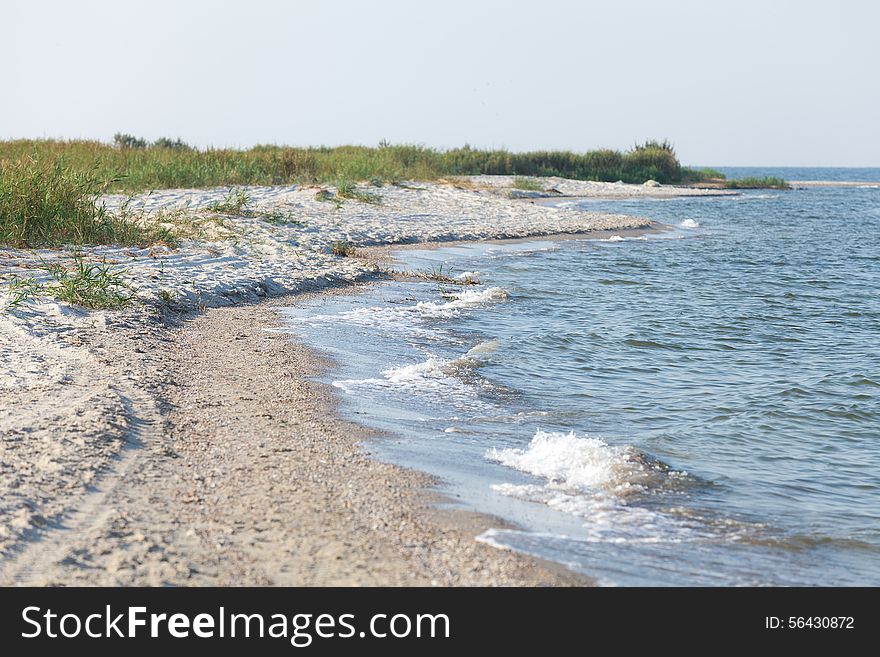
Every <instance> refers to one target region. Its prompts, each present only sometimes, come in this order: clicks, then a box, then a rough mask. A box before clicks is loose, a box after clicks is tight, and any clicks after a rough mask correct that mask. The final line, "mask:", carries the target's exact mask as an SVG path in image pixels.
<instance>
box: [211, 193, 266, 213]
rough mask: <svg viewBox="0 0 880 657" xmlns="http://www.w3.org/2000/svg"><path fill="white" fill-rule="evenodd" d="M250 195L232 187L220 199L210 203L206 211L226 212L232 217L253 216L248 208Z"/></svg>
mask: <svg viewBox="0 0 880 657" xmlns="http://www.w3.org/2000/svg"><path fill="white" fill-rule="evenodd" d="M250 204H251V197H250V196H248V195H247V194H246V193H245V192H244V190H241V189H233V190H232V191H230V192H229V193H228V194H227V195H226V196H224V197H223V200H222V201H217V202H216V203H212V204H211V205H209V206H208V207H207V208H205V209H206V210H207V211H208V212H216V213H218V214H227V215H230V216H233V217H253V216H255V215H254V211H253V210H251V209H250V207H249V206H250Z"/></svg>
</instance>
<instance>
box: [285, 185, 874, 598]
mask: <svg viewBox="0 0 880 657" xmlns="http://www.w3.org/2000/svg"><path fill="white" fill-rule="evenodd" d="M812 178H814V179H815V178H816V176H815V175H813V176H812ZM563 202H569V203H570V202H571V201H563ZM578 203H580V204H581V205H582V206H583V207H585V208H588V209H591V210H608V211H613V212H626V213H630V214H637V215H641V216H647V217H650V218H652V219H655V220H657V221H660V222H663V223H665V224H668V225H670V226H673V227H674V229H673V230H672V231H669V232H666V233H662V234H658V235H652V236H645V237H641V238H637V237H633V238H625V239H614V240H613V241H597V240H587V239H584V240H568V241H550V240H544V241H534V242H525V243H513V244H503V245H499V244H473V245H466V246H452V247H446V248H440V249H435V250H427V251H403V252H401V253H400V259H401V261H402V263H403V265H402V266H405V267H406V268H409V269H410V270H426V271H431V270H434V271H437V270H439V269H440V268H441V267H442V271H443V272H444V273H453V274H457V273H460V272H464V271H472V270H478V271H479V272H480V276H479V278H480V284H479V285H470V286H459V285H452V284H440V283H437V282H431V281H424V280H411V281H394V282H387V283H382V284H379V285H377V286H375V287H372V288H370V289H368V290H367V291H365V292H363V293H361V294H358V295H354V296H350V297H333V298H330V299H328V300H322V301H320V302H317V303H313V304H311V305H308V306H305V307H297V308H292V309H290V310H289V311H288V318H289V325H290V327H291V330H292V331H293V332H295V333H296V334H297V335H298V336H300V337H301V338H302V339H303V340H305V342H306V343H308V344H310V345H312V346H314V347H317V348H319V349H322V350H324V351H326V352H328V353H330V354H331V355H332V356H335V357H336V359H337V363H338V364H337V366H336V367H334V368H333V369H332V371H331V372H330V373H329V374H328V376H327V381H328V382H331V383H334V385H335V386H336V389H337V391H338V393H339V395H340V398H341V399H342V400H343V408H344V410H345V412H347V413H348V414H350V415H351V417H353V418H355V419H356V420H358V421H359V422H362V423H364V424H367V425H370V426H373V427H376V428H378V429H380V430H383V431H384V432H385V433H386V434H387V436H388V437H387V438H385V439H381V440H377V441H374V442H373V443H371V445H370V449H371V450H372V451H374V452H376V453H377V454H378V455H379V456H380V457H381V458H385V459H388V460H391V461H394V462H398V463H402V464H405V465H409V466H413V467H417V468H419V469H422V470H425V471H428V472H431V473H434V474H437V475H439V476H440V477H441V478H442V479H443V480H444V482H445V483H444V488H445V490H446V491H447V493H448V494H449V496H450V497H451V498H453V499H454V500H456V501H457V503H458V504H460V505H463V506H465V507H467V508H473V509H477V510H480V511H484V512H488V513H492V514H495V515H497V516H500V517H502V518H505V519H506V520H508V521H510V522H512V523H514V524H515V525H516V526H517V529H515V530H510V529H506V530H494V531H490V532H488V533H487V534H486V535H484V536H483V537H482V538H481V540H485V541H487V542H489V543H494V544H498V545H503V546H506V547H511V548H514V549H516V550H521V551H524V552H528V553H532V554H536V555H539V556H542V557H545V558H548V559H553V560H556V561H559V562H561V563H564V564H566V565H568V566H569V567H571V568H573V569H575V570H578V571H580V572H583V573H586V574H588V575H592V576H594V577H596V578H597V579H598V581H599V582H600V583H603V584H608V585H633V584H640V585H681V584H695V585H758V584H761V585H781V584H786V585H787V584H807V585H845V584H862V585H878V584H880V346H878V342H880V297H878V294H877V289H878V286H880V247H878V239H877V237H878V234H880V190H878V189H860V188H842V189H834V188H829V189H820V188H814V189H806V190H795V191H790V192H769V193H768V192H748V193H745V194H743V195H741V196H739V197H736V198H695V199H676V200H664V201H657V200H638V201H614V202H612V201H578ZM493 288H497V289H493Z"/></svg>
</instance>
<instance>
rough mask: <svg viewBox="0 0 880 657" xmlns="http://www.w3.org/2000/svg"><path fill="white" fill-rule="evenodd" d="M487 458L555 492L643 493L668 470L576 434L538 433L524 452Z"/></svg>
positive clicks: (496, 451)
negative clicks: (542, 481)
mask: <svg viewBox="0 0 880 657" xmlns="http://www.w3.org/2000/svg"><path fill="white" fill-rule="evenodd" d="M486 458H488V459H489V460H492V461H496V462H497V463H501V464H502V465H506V466H508V467H511V468H514V469H516V470H521V471H523V472H528V473H529V474H533V475H536V476H539V477H544V478H545V479H547V480H549V485H550V486H551V487H552V488H554V489H556V490H567V491H571V492H579V491H580V492H592V491H595V490H602V491H604V492H612V493H614V494H615V495H625V494H628V493H630V492H633V491H638V490H642V489H644V488H645V487H646V486H648V485H649V484H650V482H651V481H652V480H653V479H655V478H656V477H657V475H658V473H661V472H666V471H667V470H668V468H665V467H663V466H661V464H659V463H657V462H652V461H651V460H649V459H648V458H647V457H646V456H645V455H644V454H642V453H641V452H639V451H637V450H635V449H633V448H630V447H615V446H611V445H608V444H607V443H606V442H605V441H603V440H600V439H599V438H578V437H576V436H575V434H574V432H573V431H572V432H569V433H562V432H557V431H551V432H547V431H542V430H540V429H539V430H538V431H537V432H536V433H535V435H534V437H533V438H532V440H531V442H530V443H529V445H528V447H527V448H525V449H520V448H508V449H494V448H493V449H490V450H489V451H488V452H487V453H486Z"/></svg>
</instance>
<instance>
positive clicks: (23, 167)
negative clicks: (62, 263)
mask: <svg viewBox="0 0 880 657" xmlns="http://www.w3.org/2000/svg"><path fill="white" fill-rule="evenodd" d="M114 182H115V179H113V178H106V177H105V176H104V175H103V174H102V173H100V171H99V167H98V166H96V165H92V166H91V167H89V168H83V169H79V168H76V167H68V166H67V163H66V161H64V160H62V159H60V158H59V159H52V160H47V161H41V160H39V159H36V158H33V157H24V158H22V159H19V160H12V161H10V160H0V244H5V245H8V246H15V247H23V246H46V245H56V244H61V243H69V244H111V243H112V244H123V245H127V246H145V245H147V244H154V243H156V242H167V241H169V239H170V238H171V236H170V234H169V232H168V230H167V229H163V228H161V227H159V226H158V225H156V224H144V223H138V222H132V221H129V220H127V219H126V218H125V217H123V216H122V215H121V214H120V213H116V214H114V213H112V212H110V211H108V210H107V209H106V208H105V207H104V206H103V205H98V199H99V198H100V197H101V195H102V194H104V193H105V192H106V191H107V188H108V187H109V186H111V185H112V184H113V183H114Z"/></svg>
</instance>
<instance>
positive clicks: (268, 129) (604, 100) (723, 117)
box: [0, 0, 880, 166]
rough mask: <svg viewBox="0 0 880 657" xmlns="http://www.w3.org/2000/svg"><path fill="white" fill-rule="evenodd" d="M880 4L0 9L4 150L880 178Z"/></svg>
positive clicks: (2, 3)
mask: <svg viewBox="0 0 880 657" xmlns="http://www.w3.org/2000/svg"><path fill="white" fill-rule="evenodd" d="M878 26H880V2H876V1H863V2H855V1H849V0H838V1H835V2H813V1H810V0H801V1H799V2H781V1H780V2H774V1H773V0H764V1H762V2H753V1H751V0H737V1H736V2H723V3H722V2H707V1H705V0H703V1H702V2H699V1H694V2H685V1H681V2H672V1H670V0H664V1H662V2H661V1H659V0H656V1H653V2H647V1H636V0H633V1H615V2H610V1H607V0H606V1H604V2H554V1H552V0H548V1H546V2H516V1H513V0H509V1H507V2H480V1H479V0H470V1H468V2H458V1H456V0H443V2H415V1H412V2H403V1H391V0H389V1H385V0H370V1H363V2H345V1H341V0H340V1H333V0H322V1H321V2H318V1H316V0H312V1H309V2H303V1H299V2H297V1H289V2H282V1H280V0H277V1H271V0H248V1H247V2H242V1H238V2H236V1H232V0H214V1H213V2H198V1H191V2H183V1H176V2H168V1H165V0H149V1H136V2H125V1H123V0H116V1H115V2H111V1H104V0H95V1H91V2H88V1H80V2H77V1H75V0H69V1H67V2H61V1H58V2H51V1H47V0H23V1H20V2H18V1H13V2H10V1H9V0H0V61H2V62H3V65H2V66H3V81H2V85H0V138H13V137H91V138H97V139H102V140H109V139H110V138H111V137H112V135H113V133H114V132H117V131H123V132H130V133H133V134H136V135H141V136H144V137H147V138H149V139H155V138H156V137H159V136H163V135H167V136H171V137H176V136H180V137H182V138H183V139H185V140H186V141H189V142H191V143H194V144H197V145H199V146H207V145H215V146H221V145H229V146H250V145H253V144H256V143H286V144H296V145H309V144H328V145H333V144H341V143H361V144H376V143H377V142H379V140H381V139H388V140H389V141H391V142H395V143H399V142H407V143H421V144H426V145H430V146H437V147H452V146H459V145H462V144H464V143H465V142H468V143H470V144H472V145H475V146H484V147H506V148H510V149H513V150H528V149H537V148H562V149H572V150H586V149H589V148H595V147H600V146H607V147H612V148H625V147H627V146H629V145H631V144H632V143H633V142H634V141H636V140H642V139H645V138H649V137H656V138H668V139H670V140H671V141H672V142H673V143H674V144H675V145H676V147H677V148H678V152H679V155H680V156H681V158H682V160H683V161H684V162H686V163H690V164H718V165H724V164H729V165H750V164H753V165H803V166H807V165H818V166H821V165H838V166H872V165H873V166H878V165H880V120H878V116H880V111H878V105H880V84H878V69H880V37H878V32H877V30H878Z"/></svg>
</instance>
